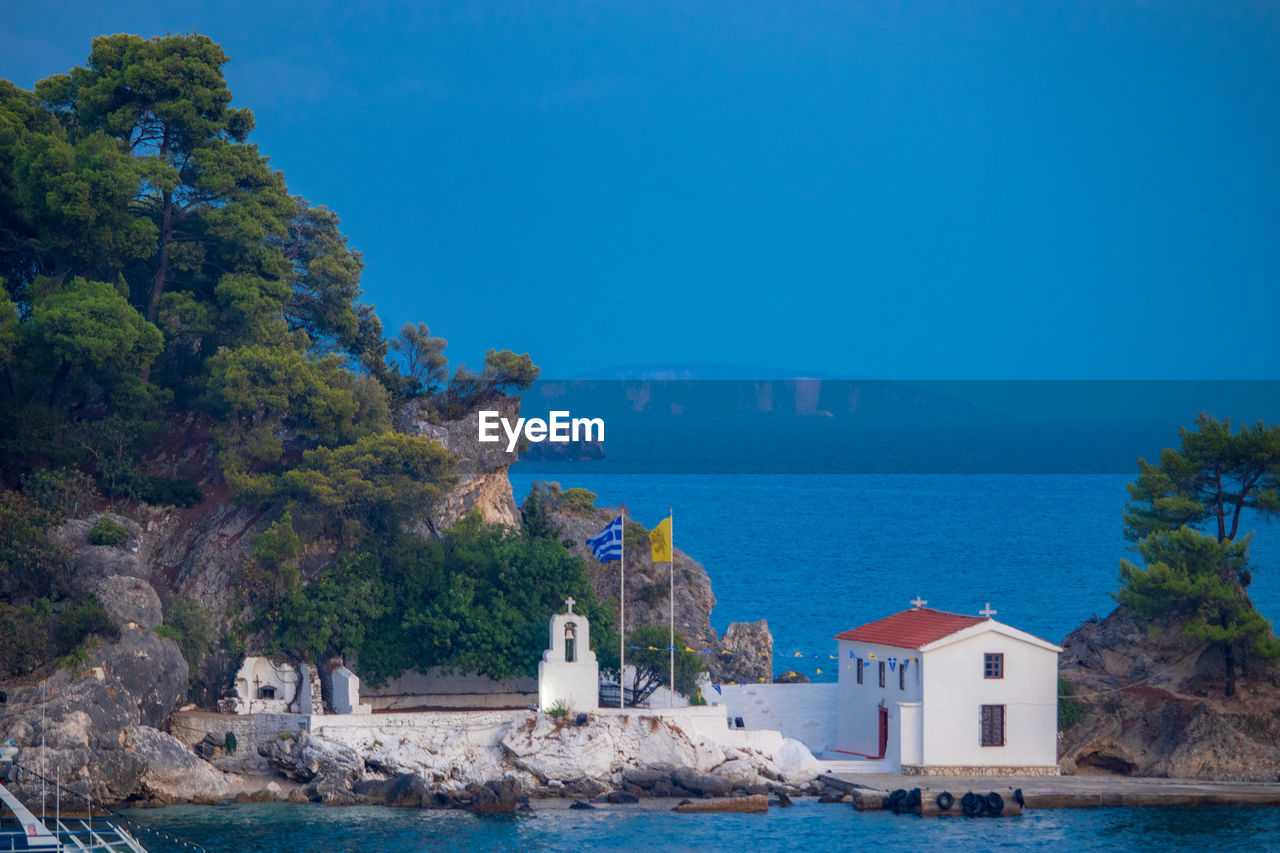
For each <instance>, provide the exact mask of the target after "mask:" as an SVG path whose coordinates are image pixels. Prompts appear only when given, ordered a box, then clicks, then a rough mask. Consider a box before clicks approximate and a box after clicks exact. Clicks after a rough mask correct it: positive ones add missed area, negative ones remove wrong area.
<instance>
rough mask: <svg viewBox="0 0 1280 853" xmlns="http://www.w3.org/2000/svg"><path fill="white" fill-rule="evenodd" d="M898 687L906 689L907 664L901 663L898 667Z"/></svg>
mask: <svg viewBox="0 0 1280 853" xmlns="http://www.w3.org/2000/svg"><path fill="white" fill-rule="evenodd" d="M898 689H899V690H906V689H907V666H906V664H903V665H901V666H899V667H898Z"/></svg>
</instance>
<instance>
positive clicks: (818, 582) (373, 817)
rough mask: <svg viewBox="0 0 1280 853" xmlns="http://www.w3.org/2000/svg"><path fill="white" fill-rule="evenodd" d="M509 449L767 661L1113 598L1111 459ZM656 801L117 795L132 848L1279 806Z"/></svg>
mask: <svg viewBox="0 0 1280 853" xmlns="http://www.w3.org/2000/svg"><path fill="white" fill-rule="evenodd" d="M589 467H590V466H576V465H569V466H565V467H564V468H563V469H562V470H555V469H554V468H553V467H549V466H548V464H547V463H540V464H539V465H533V466H530V465H526V464H525V463H523V462H522V463H519V464H518V465H516V466H515V467H514V468H513V470H512V476H511V479H512V484H513V487H514V490H515V494H516V497H517V499H523V497H524V495H525V494H527V493H528V490H529V489H530V487H531V486H532V484H533V483H534V482H535V481H538V480H548V481H556V482H560V483H561V484H562V485H563V486H564V487H565V488H570V487H579V488H585V489H589V490H591V491H592V492H595V493H596V494H597V495H598V503H599V505H601V506H619V505H625V506H626V508H627V512H628V515H629V516H630V517H633V518H635V519H636V520H638V521H640V522H642V523H644V524H645V525H646V526H650V527H651V526H653V525H655V524H656V523H657V522H658V521H660V520H661V519H662V518H663V517H665V516H666V515H667V514H668V513H669V512H670V513H671V514H672V516H673V518H674V528H675V542H676V546H677V547H678V548H680V549H682V550H684V551H686V552H687V553H689V554H690V555H692V556H693V557H694V558H695V559H697V560H699V561H700V562H701V563H702V564H703V565H704V566H705V567H706V570H707V572H708V574H709V575H710V577H711V582H712V587H713V589H714V592H715V596H716V606H715V609H714V611H713V612H712V622H713V625H714V626H715V627H716V628H717V629H718V630H720V631H723V630H724V629H725V628H726V627H727V626H728V624H729V623H730V622H734V621H754V620H757V619H766V620H768V623H769V628H770V630H771V631H772V632H773V636H774V650H775V656H774V669H775V671H778V672H781V671H784V670H788V669H790V670H797V671H801V672H803V673H805V674H806V675H807V676H808V677H809V678H810V679H812V680H824V679H830V680H833V679H834V678H835V668H834V663H835V661H833V660H831V658H830V656H831V655H833V654H834V653H835V641H834V640H833V639H832V636H833V635H834V634H836V633H838V632H840V631H842V630H845V629H848V628H852V627H854V626H856V625H858V624H861V623H862V622H866V621H869V620H872V619H876V618H879V617H882V616H885V615H888V614H890V613H893V612H896V611H898V610H901V609H904V608H906V607H908V606H910V603H911V601H912V599H914V598H916V597H917V596H919V597H920V598H923V599H925V600H927V601H928V603H929V606H930V607H937V608H939V609H943V610H950V611H955V612H959V613H977V612H978V611H979V610H980V609H982V608H984V607H986V606H988V605H989V606H990V607H991V608H992V609H994V610H995V611H996V614H997V615H996V618H997V619H1000V620H1002V621H1005V622H1007V623H1009V624H1011V625H1014V626H1016V627H1018V628H1021V629H1024V630H1026V631H1030V632H1031V633H1033V634H1036V635H1038V636H1040V637H1043V638H1045V639H1047V640H1051V641H1053V642H1061V640H1062V639H1063V637H1065V636H1066V634H1067V633H1068V632H1070V631H1071V630H1073V629H1074V628H1076V627H1077V626H1079V625H1080V624H1081V623H1082V622H1084V621H1086V620H1088V619H1093V618H1098V617H1103V616H1105V615H1106V614H1107V613H1109V612H1110V611H1111V609H1112V608H1113V607H1114V600H1113V599H1112V597H1111V596H1112V593H1113V591H1114V590H1115V589H1116V587H1117V577H1118V566H1119V562H1120V560H1121V559H1125V558H1134V557H1135V556H1136V555H1134V554H1133V553H1132V552H1131V551H1130V550H1128V548H1129V543H1127V542H1126V541H1125V539H1124V535H1123V528H1122V517H1121V513H1122V511H1123V508H1124V506H1125V503H1126V500H1127V491H1126V488H1125V486H1126V483H1128V482H1129V481H1130V480H1131V479H1132V476H1131V475H1127V474H1121V473H1102V474H1080V473H1070V474H1060V473H1059V474H1049V473H1034V474H1028V473H1013V474H990V473H970V474H955V473H903V474H892V473H889V474H832V475H824V474H787V473H781V474H764V475H754V474H741V473H724V474H697V473H694V474H669V473H630V474H628V473H613V474H595V473H592V472H591V471H590V470H589ZM1245 529H1246V530H1255V531H1256V535H1255V537H1254V540H1253V545H1252V550H1253V567H1254V572H1253V577H1254V582H1253V585H1252V586H1251V587H1250V592H1251V594H1252V596H1253V598H1254V601H1255V603H1256V604H1257V606H1258V608H1259V609H1260V610H1261V612H1262V613H1263V614H1264V615H1266V616H1268V617H1275V616H1276V615H1280V565H1277V564H1278V563H1280V528H1278V527H1277V526H1276V525H1274V524H1269V523H1267V522H1264V521H1261V520H1259V519H1256V518H1252V517H1250V518H1247V519H1246V520H1245ZM668 809H669V804H668V803H663V802H661V801H655V802H646V803H641V804H639V805H634V806H608V807H601V808H599V809H597V810H593V811H569V810H566V809H564V808H558V807H550V808H542V809H539V810H538V811H537V812H535V813H534V814H531V815H521V816H517V817H514V818H496V819H495V818H481V817H476V816H472V815H469V814H465V813H454V812H419V811H400V810H392V809H384V808H364V807H353V808H326V807H323V806H315V805H285V804H255V805H231V806H179V807H170V808H163V809H154V810H137V811H133V812H130V813H129V816H130V818H131V819H132V820H134V821H135V822H136V823H137V825H138V826H140V827H142V828H143V831H142V833H141V840H142V841H143V843H144V844H145V845H146V846H147V847H148V849H149V850H151V851H156V852H157V853H158V851H179V850H187V851H189V850H191V849H192V847H191V846H189V845H198V846H199V847H202V848H204V849H206V850H209V851H228V853H230V851H236V853H246V851H264V853H267V852H268V851H270V853H274V852H275V851H290V853H296V852H297V851H369V853H391V851H434V850H565V851H572V850H584V851H604V850H699V851H705V850H726V849H734V848H737V849H742V850H794V849H804V850H810V851H835V850H847V849H854V848H858V847H866V848H868V849H877V850H1000V849H1012V850H1053V851H1061V850H1063V849H1070V850H1072V851H1075V853H1091V851H1102V850H1133V849H1139V848H1145V849H1152V850H1162V851H1172V850H1205V849H1214V850H1215V851H1219V853H1221V851H1232V850H1242V851H1243V850H1249V851H1258V850H1268V849H1280V810H1278V809H1254V808H1240V809H1230V808H1213V809H1191V808H1186V809H1166V808H1146V809H1109V808H1107V809H1083V810H1054V811H1031V812H1028V813H1026V814H1024V815H1022V816H1019V817H1015V818H1006V819H999V820H990V819H965V818H919V817H899V816H894V815H892V814H889V813H887V812H886V813H859V812H855V811H853V810H852V809H850V808H849V807H848V806H836V805H820V804H817V803H815V802H812V801H800V802H798V803H797V804H796V805H795V806H794V807H792V808H788V809H778V808H775V809H773V810H772V811H770V813H769V814H767V815H676V814H672V813H671V812H669V811H668Z"/></svg>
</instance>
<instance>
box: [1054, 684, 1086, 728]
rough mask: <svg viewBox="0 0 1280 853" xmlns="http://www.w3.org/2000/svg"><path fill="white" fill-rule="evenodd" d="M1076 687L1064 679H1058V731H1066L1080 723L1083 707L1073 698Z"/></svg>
mask: <svg viewBox="0 0 1280 853" xmlns="http://www.w3.org/2000/svg"><path fill="white" fill-rule="evenodd" d="M1075 693H1076V686H1075V684H1074V683H1072V682H1071V681H1068V680H1067V679H1065V678H1059V679H1058V731H1060V732H1065V731H1066V730H1067V729H1069V728H1071V727H1072V726H1074V725H1075V724H1076V723H1078V722H1080V715H1081V714H1083V713H1084V705H1082V704H1081V703H1080V700H1079V699H1076V698H1075Z"/></svg>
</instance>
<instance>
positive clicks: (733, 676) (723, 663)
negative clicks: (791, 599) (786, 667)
mask: <svg viewBox="0 0 1280 853" xmlns="http://www.w3.org/2000/svg"><path fill="white" fill-rule="evenodd" d="M721 644H722V645H723V647H724V651H727V652H729V654H727V655H723V654H722V655H720V656H719V659H718V663H719V665H720V673H719V675H720V680H722V681H736V682H739V683H744V684H751V683H754V682H757V681H759V680H760V679H762V678H763V679H765V680H769V679H771V678H772V677H773V634H771V633H770V632H769V623H768V622H767V621H765V620H764V619H761V620H759V621H758V622H731V623H729V627H728V628H726V629H725V632H724V637H723V639H722V640H721Z"/></svg>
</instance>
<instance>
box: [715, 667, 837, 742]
mask: <svg viewBox="0 0 1280 853" xmlns="http://www.w3.org/2000/svg"><path fill="white" fill-rule="evenodd" d="M720 690H721V691H722V692H721V694H720V695H717V694H716V692H715V690H704V691H703V694H702V695H703V697H704V698H706V699H707V701H709V702H716V703H719V706H720V707H721V708H722V709H723V710H724V713H725V715H726V716H727V717H728V718H729V719H730V720H732V719H733V718H734V717H741V718H742V722H743V723H744V724H745V725H746V727H747V728H748V729H776V730H777V731H779V732H781V733H782V737H789V738H794V739H795V740H798V741H800V742H801V743H803V744H804V745H805V746H807V747H809V751H810V752H812V753H813V754H814V755H821V754H822V753H824V752H826V751H827V750H829V749H831V748H833V747H834V746H835V744H836V718H837V714H836V702H837V695H838V689H837V685H836V683H835V682H827V683H825V684H824V683H817V684H725V685H721V687H720Z"/></svg>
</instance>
